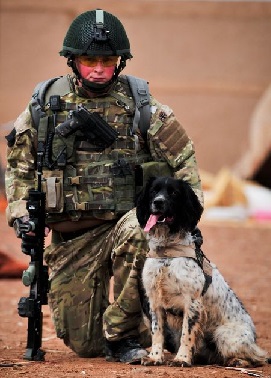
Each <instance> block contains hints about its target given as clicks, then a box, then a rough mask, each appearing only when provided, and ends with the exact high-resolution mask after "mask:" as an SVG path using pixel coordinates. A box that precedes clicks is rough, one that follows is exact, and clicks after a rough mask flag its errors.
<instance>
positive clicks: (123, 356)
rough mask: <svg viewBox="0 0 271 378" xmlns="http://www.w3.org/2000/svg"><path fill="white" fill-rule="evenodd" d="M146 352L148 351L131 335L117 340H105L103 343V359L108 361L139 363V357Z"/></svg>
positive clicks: (143, 355) (145, 354) (144, 355)
mask: <svg viewBox="0 0 271 378" xmlns="http://www.w3.org/2000/svg"><path fill="white" fill-rule="evenodd" d="M147 354H148V352H147V351H146V350H145V349H144V348H142V346H141V345H140V344H139V342H138V341H137V339H136V338H133V337H129V338H127V339H122V340H118V341H108V340H106V343H105V359H106V361H108V362H117V361H119V362H124V363H128V364H140V363H141V359H142V358H143V357H146V356H147Z"/></svg>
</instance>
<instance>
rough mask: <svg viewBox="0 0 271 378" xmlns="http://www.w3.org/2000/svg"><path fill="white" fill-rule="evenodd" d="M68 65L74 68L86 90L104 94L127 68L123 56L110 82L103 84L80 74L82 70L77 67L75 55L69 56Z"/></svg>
mask: <svg viewBox="0 0 271 378" xmlns="http://www.w3.org/2000/svg"><path fill="white" fill-rule="evenodd" d="M67 65H68V66H69V67H71V68H72V70H73V72H74V74H75V75H76V78H77V79H78V80H79V81H80V83H81V84H82V87H83V88H84V89H85V90H87V91H90V92H92V93H93V94H96V95H103V94H107V93H108V92H109V91H110V89H111V88H112V86H113V84H114V83H115V82H116V80H117V78H118V76H119V74H120V72H121V71H122V70H123V69H124V68H125V66H126V59H125V58H123V57H121V60H120V63H119V65H118V66H116V68H115V71H114V74H113V76H112V78H111V79H110V80H109V81H108V82H106V83H103V84H99V83H93V82H91V81H89V80H87V79H85V78H83V77H82V75H81V74H80V72H79V71H78V69H77V67H76V63H75V59H74V57H69V58H68V60H67Z"/></svg>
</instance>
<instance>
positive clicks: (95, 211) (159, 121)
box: [6, 75, 203, 226]
mask: <svg viewBox="0 0 271 378" xmlns="http://www.w3.org/2000/svg"><path fill="white" fill-rule="evenodd" d="M66 80H67V83H68V86H67V88H68V89H67V90H66V92H65V93H62V94H61V110H60V111H58V112H53V111H52V110H51V109H50V107H49V106H48V105H47V106H46V108H45V110H46V114H47V115H48V117H47V118H46V127H44V125H43V127H41V126H40V127H39V132H38V131H37V129H36V128H35V127H34V124H33V120H32V117H31V109H30V104H29V105H28V107H27V108H26V110H25V111H24V112H23V113H21V114H20V116H19V117H18V118H17V120H16V121H15V124H14V131H13V132H12V133H11V134H10V137H9V138H8V149H7V170H6V194H7V200H8V207H7V220H8V223H9V225H10V226H12V224H13V222H14V220H15V219H16V218H19V217H22V216H25V215H27V210H26V200H27V197H28V190H29V189H30V188H33V187H35V186H36V181H37V180H36V169H37V165H36V163H37V145H38V142H39V141H40V140H42V139H44V140H45V139H46V148H45V154H44V158H43V161H44V163H43V180H42V184H43V190H44V191H46V205H47V212H48V219H47V223H49V224H50V223H54V222H60V221H63V220H64V221H65V220H72V221H73V220H74V221H77V220H78V219H87V218H97V219H104V220H111V219H115V218H118V217H119V216H120V215H122V214H124V213H125V212H127V211H128V210H130V209H131V208H132V207H133V206H134V201H135V195H136V193H137V191H138V190H140V188H141V187H142V185H144V182H145V180H146V179H147V178H148V176H149V175H156V174H160V175H164V174H173V175H174V176H175V177H177V178H183V179H185V180H186V181H188V182H189V183H190V184H191V186H192V187H193V189H194V191H195V192H196V194H197V195H198V197H199V199H200V201H201V202H202V203H203V195H202V191H201V185H200V179H199V174H198V169H197V163H196V159H195V151H194V146H193V142H192V141H191V140H190V138H189V137H188V136H187V134H186V132H185V130H184V129H183V127H182V126H181V125H180V123H179V122H178V120H177V119H176V117H175V115H174V113H173V111H172V110H171V109H170V108H169V107H168V106H166V105H162V104H160V103H159V102H158V101H157V100H156V99H155V98H153V97H152V96H151V99H150V101H151V122H150V128H149V130H148V136H147V140H146V141H145V140H144V139H143V138H142V137H141V135H140V132H139V131H138V130H137V131H136V132H134V133H133V132H132V124H133V116H134V111H135V105H134V101H133V98H132V94H131V91H130V88H129V85H128V83H127V79H126V77H125V76H120V77H119V78H118V81H117V82H116V84H115V86H114V88H113V89H112V90H111V92H110V93H109V94H107V95H105V96H103V97H95V98H89V97H87V95H86V93H84V91H83V90H82V88H80V87H78V86H77V85H76V81H75V78H74V77H73V76H69V75H68V76H67V77H66ZM54 94H58V93H54ZM79 104H80V105H83V106H84V107H85V108H87V110H88V111H90V112H97V113H98V114H99V115H100V116H101V117H102V118H103V119H104V120H105V121H106V122H107V123H108V124H109V125H110V126H111V127H112V128H114V129H115V130H117V132H118V137H117V139H116V140H115V142H114V143H113V144H112V145H111V146H110V147H107V148H105V149H103V150H101V149H100V148H97V145H95V144H93V143H92V141H91V140H86V137H85V135H84V133H82V130H76V132H73V133H71V134H70V135H69V136H67V137H62V136H60V135H57V134H56V133H54V129H55V127H56V126H57V125H59V124H61V123H63V122H64V121H66V120H67V119H68V117H69V114H70V112H71V111H74V110H75V109H76V108H77V107H78V105H79ZM11 136H12V137H11ZM158 163H159V164H158ZM168 172H170V173H168Z"/></svg>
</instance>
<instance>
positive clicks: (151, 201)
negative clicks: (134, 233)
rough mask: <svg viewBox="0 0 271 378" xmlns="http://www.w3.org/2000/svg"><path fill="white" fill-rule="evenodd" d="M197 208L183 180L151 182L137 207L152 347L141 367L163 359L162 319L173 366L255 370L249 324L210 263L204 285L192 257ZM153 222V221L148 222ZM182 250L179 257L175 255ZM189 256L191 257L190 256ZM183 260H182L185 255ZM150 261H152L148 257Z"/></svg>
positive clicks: (260, 354) (258, 353)
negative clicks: (172, 339) (145, 245)
mask: <svg viewBox="0 0 271 378" xmlns="http://www.w3.org/2000/svg"><path fill="white" fill-rule="evenodd" d="M202 211H203V209H202V206H201V205H200V203H199V201H198V199H197V196H196V195H195V194H194V192H193V190H192V189H191V187H190V186H189V185H188V184H187V183H185V182H184V181H182V180H176V179H173V178H165V177H160V178H151V179H150V180H149V182H148V184H147V185H146V187H145V190H143V191H142V193H141V195H140V197H139V199H138V203H137V217H138V220H139V223H140V225H141V227H142V228H144V227H145V226H146V224H148V226H147V230H146V228H145V231H147V232H148V234H147V235H148V239H149V247H150V252H149V255H148V257H147V260H146V262H145V265H144V269H143V274H142V280H143V286H144V288H145V291H146V295H147V297H148V299H149V305H150V313H151V327H152V348H151V351H150V353H149V355H148V356H147V357H145V358H144V359H143V360H142V364H144V365H160V364H163V363H165V359H164V335H163V329H164V324H165V321H166V320H167V321H168V322H169V324H170V326H171V327H173V328H174V329H175V331H174V332H175V334H176V335H179V349H178V352H177V354H176V356H175V358H174V359H173V360H172V361H171V362H169V364H170V365H172V366H182V367H184V366H191V365H192V364H197V363H215V364H221V365H226V366H241V367H248V366H259V365H263V364H265V363H266V362H267V355H266V353H265V351H263V350H262V349H261V348H260V347H259V346H258V345H256V333H255V327H254V324H253V321H252V319H251V317H250V316H249V314H248V313H247V311H246V309H245V308H244V306H243V305H242V303H241V302H240V300H239V299H238V298H237V296H236V295H235V293H234V292H233V290H232V289H231V288H230V287H229V285H228V284H227V283H226V282H225V280H224V278H223V276H222V275H221V273H220V272H219V270H218V269H217V268H216V267H215V265H214V264H211V263H209V260H207V259H206V258H205V256H204V255H203V259H204V262H206V266H208V265H209V268H211V277H212V282H211V283H210V285H209V286H208V288H207V290H206V291H205V292H204V290H203V288H204V285H205V283H206V275H205V274H204V264H202V263H201V262H200V261H199V260H198V259H197V258H196V255H195V254H194V255H193V253H192V252H193V251H194V250H195V236H193V232H194V229H195V228H196V226H197V223H198V221H199V220H200V217H201V214H202ZM150 216H151V217H155V220H156V221H155V222H154V221H153V220H152V221H151V219H152V218H151V217H150ZM178 249H180V250H181V249H182V250H183V251H184V252H182V253H181V257H172V256H173V255H174V253H175V256H178V252H176V250H178ZM191 251H192V252H191ZM186 253H187V256H188V257H184V256H183V255H186ZM149 256H151V257H149Z"/></svg>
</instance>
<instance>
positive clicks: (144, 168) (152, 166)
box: [135, 161, 173, 195]
mask: <svg viewBox="0 0 271 378" xmlns="http://www.w3.org/2000/svg"><path fill="white" fill-rule="evenodd" d="M157 176H167V177H170V176H173V171H172V169H170V167H169V165H168V164H167V163H165V162H159V161H149V162H147V163H142V164H140V165H136V166H135V186H136V195H137V194H138V193H139V192H140V191H141V189H142V188H143V187H144V186H145V185H146V183H147V181H148V180H149V178H150V177H157Z"/></svg>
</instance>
